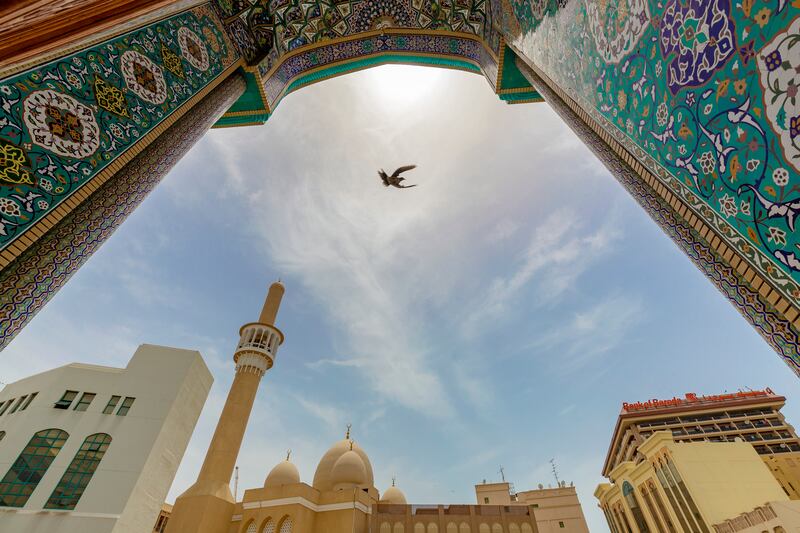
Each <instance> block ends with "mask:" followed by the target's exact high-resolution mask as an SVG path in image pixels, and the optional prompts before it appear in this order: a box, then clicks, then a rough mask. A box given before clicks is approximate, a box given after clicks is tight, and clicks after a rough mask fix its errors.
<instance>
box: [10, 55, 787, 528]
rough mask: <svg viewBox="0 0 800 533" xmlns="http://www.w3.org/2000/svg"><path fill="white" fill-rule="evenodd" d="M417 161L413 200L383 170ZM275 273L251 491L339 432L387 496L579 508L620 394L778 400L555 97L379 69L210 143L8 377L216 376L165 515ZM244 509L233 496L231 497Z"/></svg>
mask: <svg viewBox="0 0 800 533" xmlns="http://www.w3.org/2000/svg"><path fill="white" fill-rule="evenodd" d="M407 163H416V164H418V165H419V168H417V169H416V170H414V171H413V172H410V173H409V174H408V179H409V181H410V182H412V183H419V184H420V185H419V187H417V188H414V189H411V190H408V191H399V190H395V189H385V188H384V187H383V186H382V185H380V183H379V181H378V178H377V176H376V174H375V171H376V170H377V169H378V168H380V167H383V168H385V169H386V170H390V169H393V168H394V167H396V166H399V165H402V164H407ZM278 277H280V278H282V279H283V281H284V283H285V285H286V296H285V298H284V302H283V306H282V308H281V311H280V314H279V317H278V325H279V327H281V329H283V331H284V332H285V334H286V342H285V344H284V345H283V347H282V348H281V350H280V353H279V355H278V360H277V362H276V365H275V367H274V368H273V369H272V370H271V371H270V372H269V373H268V374H267V376H266V377H265V378H264V379H263V381H262V384H261V390H260V392H259V396H258V398H257V403H256V406H255V408H254V412H253V414H252V416H251V419H250V425H249V428H248V432H247V435H246V437H245V442H244V445H243V447H242V452H241V454H240V460H239V466H240V487H243V488H252V487H258V486H261V484H262V483H263V480H264V477H265V476H266V474H267V472H268V471H269V469H270V468H271V467H272V466H273V465H274V464H275V463H277V462H278V461H280V460H281V459H282V457H283V456H284V454H285V450H286V449H287V448H291V449H292V450H293V460H294V461H295V463H296V464H297V465H298V467H299V469H300V473H301V477H302V478H303V480H304V481H306V482H309V483H310V482H311V479H312V477H313V473H314V469H315V468H316V464H317V461H318V460H319V458H320V457H321V456H322V454H323V453H324V451H325V450H326V449H327V448H328V447H329V446H330V444H332V443H333V442H334V441H336V440H338V439H341V438H342V437H343V436H344V430H345V425H346V424H347V423H348V422H351V423H352V424H353V437H354V438H355V439H356V440H357V441H358V442H359V444H360V445H361V446H362V447H363V448H364V449H365V450H366V451H367V453H368V454H369V455H370V458H371V461H372V464H373V468H374V471H375V475H376V485H377V487H378V489H379V490H385V489H386V487H388V486H389V485H390V483H391V477H392V476H393V475H396V476H397V482H398V486H399V487H400V488H401V489H402V490H404V492H405V493H406V496H407V498H408V500H409V501H410V502H413V503H458V502H474V500H475V496H474V491H473V485H474V484H475V483H477V482H479V481H481V480H482V479H487V480H497V479H499V472H498V471H499V468H500V466H501V465H502V466H503V467H504V469H505V472H506V477H507V478H508V479H509V480H511V481H513V482H514V483H515V486H516V488H517V489H518V490H525V489H531V488H535V487H536V485H537V484H538V483H543V484H544V485H545V486H546V485H547V484H548V483H554V480H553V477H552V474H551V472H550V464H549V460H550V459H551V458H555V460H556V462H557V464H558V468H559V472H560V475H561V477H562V478H563V479H566V480H568V481H573V482H574V483H575V485H576V486H577V487H578V492H579V496H580V498H581V501H582V503H583V509H584V513H585V514H586V517H587V520H588V521H589V527H590V529H591V530H592V531H604V530H607V527H606V525H605V522H604V520H603V517H602V513H600V512H599V511H598V509H597V508H596V504H595V501H594V498H593V496H592V492H593V491H594V488H595V486H596V484H597V483H599V482H601V481H602V478H601V476H600V469H601V467H602V463H603V459H604V456H605V452H606V449H607V446H608V443H609V440H610V437H611V431H612V429H613V426H614V422H615V420H616V417H617V415H618V413H619V408H620V405H621V403H622V402H623V401H636V400H645V399H648V398H653V397H672V396H673V395H682V394H683V393H685V392H697V393H717V392H722V391H724V390H729V391H731V390H736V389H738V388H741V387H752V388H763V387H766V386H770V387H772V388H773V389H774V390H775V391H776V392H778V393H781V394H784V395H787V396H788V397H789V400H788V404H787V407H786V408H785V413H786V415H787V417H788V419H789V421H790V422H798V421H800V408H799V407H798V405H797V403H796V400H795V394H794V393H795V390H796V386H797V381H796V378H795V377H794V375H793V374H792V373H791V371H790V370H789V369H788V367H786V366H785V365H784V364H783V363H782V362H781V361H780V360H779V358H778V357H777V355H775V353H774V352H773V351H772V350H771V349H770V348H769V347H768V346H767V344H766V343H765V342H763V341H762V339H761V338H760V337H759V336H758V335H757V334H756V333H755V331H754V330H752V329H751V328H750V326H749V325H748V324H747V323H746V322H745V320H744V319H743V318H742V317H741V316H740V315H739V314H738V312H737V311H736V310H735V309H734V308H733V307H732V306H731V305H730V304H728V302H727V301H726V300H725V299H724V298H723V297H722V296H721V295H720V294H719V293H718V292H717V290H716V289H715V288H714V287H713V286H712V285H711V284H710V283H709V282H708V281H706V279H705V278H704V277H703V275H702V274H701V273H700V272H699V271H698V270H697V269H696V268H695V267H694V266H693V265H692V264H691V263H690V262H689V260H688V259H686V258H685V257H684V256H683V254H682V252H680V251H679V250H678V248H677V247H676V246H675V245H674V244H672V242H671V241H670V240H669V239H668V238H667V237H666V236H665V235H664V234H663V233H662V232H661V230H660V229H659V228H658V227H656V225H655V224H654V223H653V222H652V221H651V220H650V219H649V218H648V217H647V215H646V214H645V213H644V212H643V211H642V210H641V208H639V207H638V205H637V204H636V203H635V202H634V200H633V199H632V198H631V197H630V196H628V194H627V193H626V192H625V191H624V190H623V189H622V187H621V186H620V185H618V184H617V182H616V181H615V180H614V179H613V178H612V177H611V176H610V175H609V174H608V172H607V171H606V170H605V169H604V168H603V167H602V166H601V165H600V164H599V163H598V162H597V161H596V160H595V159H594V157H593V156H592V155H591V153H590V152H589V151H588V150H587V149H586V148H585V147H584V146H583V145H582V144H581V142H580V141H579V140H578V139H577V138H576V137H575V136H574V135H573V134H572V132H571V131H570V130H569V129H568V128H567V127H566V126H564V125H562V124H561V123H560V120H559V119H558V118H557V116H556V115H555V114H554V113H553V112H552V111H551V110H550V109H549V108H548V106H547V104H543V103H542V104H533V105H521V106H508V105H506V104H504V103H502V102H500V101H499V99H497V97H496V96H495V95H494V94H492V92H491V90H490V89H489V88H488V85H487V84H486V82H485V80H483V79H482V78H481V77H479V76H475V75H471V74H466V73H461V72H454V71H447V70H434V69H426V68H423V67H400V66H391V67H380V68H376V69H372V70H368V71H364V72H360V73H357V74H351V75H348V76H345V77H341V78H337V79H335V80H330V81H327V82H324V83H322V84H319V85H315V86H312V87H309V88H305V89H303V90H302V91H300V92H299V93H296V94H292V95H290V96H289V97H287V98H286V99H285V100H284V101H283V102H282V103H281V105H280V106H279V107H278V109H277V110H276V112H275V114H274V116H273V117H272V118H271V119H270V121H269V122H268V124H267V125H265V126H263V127H258V128H245V129H227V130H215V131H213V132H211V133H210V134H209V135H207V136H206V137H205V138H204V139H203V140H202V141H201V142H200V143H199V144H198V145H197V146H196V147H195V148H194V149H193V150H192V151H191V152H190V154H189V155H188V156H187V157H185V158H184V160H182V161H181V162H180V164H179V165H178V166H177V167H176V168H175V169H174V170H173V172H172V173H171V174H170V175H169V176H168V177H167V178H166V179H165V181H164V182H163V183H162V184H161V185H160V186H159V187H158V189H157V190H156V191H155V192H154V193H153V194H151V195H150V196H149V197H148V198H147V199H146V201H145V202H144V203H143V204H142V206H141V207H139V209H138V210H137V211H136V212H135V213H134V214H133V215H132V216H131V217H130V218H129V219H128V221H127V222H126V223H125V224H124V225H123V226H122V227H121V228H120V229H119V230H118V231H117V232H116V233H115V234H114V235H113V236H112V238H111V239H110V240H109V241H108V242H107V243H106V244H105V245H104V246H103V247H102V248H101V249H100V250H99V251H98V252H97V253H96V254H95V255H94V257H92V258H91V259H90V261H89V262H88V263H87V264H86V265H85V266H84V267H83V268H82V269H81V270H80V272H78V273H77V274H76V275H75V276H74V277H73V279H72V280H71V281H70V282H69V283H68V284H67V286H66V287H65V288H64V289H62V290H61V292H59V293H58V295H56V297H55V298H53V300H52V301H51V303H49V304H48V305H47V307H46V308H45V309H44V310H43V311H42V312H40V313H39V315H37V317H36V318H35V319H34V320H33V321H32V322H31V323H30V325H29V326H28V327H27V328H26V329H25V330H24V331H23V332H22V333H21V334H20V335H19V336H18V337H17V338H16V339H15V340H14V341H13V342H12V343H11V345H10V346H9V347H8V348H6V350H5V351H4V353H3V358H4V361H5V363H6V364H5V365H3V369H2V375H0V381H2V382H6V383H7V382H11V381H14V380H16V379H19V378H21V377H24V376H27V375H30V374H32V373H35V372H39V371H42V370H45V369H48V368H52V367H54V366H58V365H61V364H66V363H69V362H73V361H80V362H89V363H99V364H110V365H116V366H123V365H124V364H125V363H126V362H127V360H128V359H129V357H130V356H131V355H132V353H133V351H134V350H135V348H136V346H138V345H139V344H141V343H153V344H163V345H168V346H176V347H182V348H192V349H198V350H199V351H200V352H201V353H202V354H203V356H204V357H205V360H206V362H207V364H208V366H209V368H210V369H211V371H212V372H213V374H214V377H215V383H214V387H213V390H212V393H211V395H210V396H209V399H208V401H207V403H206V406H205V409H204V411H203V414H202V416H201V419H200V421H199V423H198V426H197V429H196V431H195V434H194V436H193V438H192V441H191V443H190V446H189V449H188V451H187V454H186V456H185V457H184V461H183V463H182V465H181V468H180V470H179V472H178V475H177V477H176V480H175V482H174V484H173V487H172V490H171V493H170V501H171V500H172V499H174V497H175V496H176V495H178V494H180V492H182V491H183V490H184V489H185V488H186V487H187V486H188V485H189V484H191V482H192V480H193V479H194V476H196V474H197V471H198V469H199V465H200V463H201V461H202V458H203V455H204V453H205V449H206V446H207V444H208V441H209V440H210V438H211V433H212V432H213V428H214V424H215V422H216V418H217V416H218V415H219V412H220V410H221V409H222V404H223V402H224V398H225V395H226V393H227V390H228V387H229V385H230V382H231V379H232V377H233V363H232V361H231V356H232V350H233V348H234V346H235V343H236V341H237V340H238V339H237V332H238V328H239V326H240V325H241V324H243V323H245V322H248V321H252V320H254V319H255V318H257V316H258V312H259V310H260V306H261V303H262V301H263V298H264V295H265V292H266V288H267V286H268V285H269V283H270V282H272V281H273V280H274V279H275V278H278ZM240 495H241V491H240Z"/></svg>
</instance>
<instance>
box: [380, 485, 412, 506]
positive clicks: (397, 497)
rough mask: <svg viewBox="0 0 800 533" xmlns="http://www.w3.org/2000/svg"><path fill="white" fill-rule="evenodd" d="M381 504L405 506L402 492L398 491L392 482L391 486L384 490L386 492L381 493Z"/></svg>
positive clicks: (404, 496) (404, 497)
mask: <svg viewBox="0 0 800 533" xmlns="http://www.w3.org/2000/svg"><path fill="white" fill-rule="evenodd" d="M380 501H381V503H393V504H396V505H406V495H405V494H403V491H402V490H400V489H398V488H397V487H395V486H394V481H392V486H391V487H389V488H388V489H386V492H384V493H383V495H382V496H381V500H380Z"/></svg>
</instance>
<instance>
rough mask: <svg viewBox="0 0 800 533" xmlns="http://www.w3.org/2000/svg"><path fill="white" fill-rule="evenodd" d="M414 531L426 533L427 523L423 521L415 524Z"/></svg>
mask: <svg viewBox="0 0 800 533" xmlns="http://www.w3.org/2000/svg"><path fill="white" fill-rule="evenodd" d="M414 533H425V524H423V523H422V522H417V523H416V524H414Z"/></svg>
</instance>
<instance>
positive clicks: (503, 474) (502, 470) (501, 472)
mask: <svg viewBox="0 0 800 533" xmlns="http://www.w3.org/2000/svg"><path fill="white" fill-rule="evenodd" d="M500 479H502V480H503V482H504V483H505V481H506V471H505V470H504V469H503V465H500Z"/></svg>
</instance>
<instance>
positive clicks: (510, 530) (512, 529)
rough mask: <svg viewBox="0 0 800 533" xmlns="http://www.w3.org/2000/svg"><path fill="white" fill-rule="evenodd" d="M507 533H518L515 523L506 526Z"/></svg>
mask: <svg viewBox="0 0 800 533" xmlns="http://www.w3.org/2000/svg"><path fill="white" fill-rule="evenodd" d="M508 533H519V526H518V525H517V523H516V522H511V523H510V524H508Z"/></svg>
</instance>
